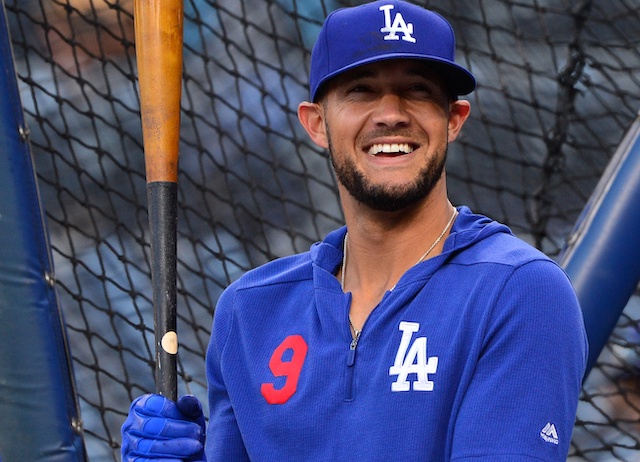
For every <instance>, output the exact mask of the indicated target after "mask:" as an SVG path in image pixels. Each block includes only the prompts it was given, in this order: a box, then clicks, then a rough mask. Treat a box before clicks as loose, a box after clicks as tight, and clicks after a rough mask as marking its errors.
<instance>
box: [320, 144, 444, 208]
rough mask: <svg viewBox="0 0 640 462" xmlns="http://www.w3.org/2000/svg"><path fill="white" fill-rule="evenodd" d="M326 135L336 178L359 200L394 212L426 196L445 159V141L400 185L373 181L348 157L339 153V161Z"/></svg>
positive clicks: (440, 172) (436, 180)
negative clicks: (412, 175)
mask: <svg viewBox="0 0 640 462" xmlns="http://www.w3.org/2000/svg"><path fill="white" fill-rule="evenodd" d="M328 139H329V154H330V158H331V165H332V166H333V170H334V172H335V174H336V178H337V179H338V181H339V182H340V183H341V184H342V185H343V186H344V187H345V189H346V190H347V191H348V192H349V194H351V196H353V198H354V199H356V200H357V201H358V202H360V203H362V204H364V205H366V206H368V207H370V208H371V209H373V210H379V211H383V212H396V211H399V210H402V209H405V208H407V207H409V206H411V205H414V204H416V203H418V202H420V201H421V200H423V199H424V198H426V197H427V196H428V195H429V194H430V193H431V191H432V190H433V188H434V187H435V185H436V184H437V183H438V180H440V177H441V176H442V174H443V172H444V166H445V163H446V160H447V150H448V145H445V146H444V148H442V149H439V150H438V152H437V153H436V156H435V157H434V158H433V160H432V161H431V162H429V163H428V164H427V165H426V166H425V167H423V168H422V170H420V171H419V172H418V174H417V175H416V177H415V179H414V180H413V181H412V182H409V183H407V184H404V185H399V186H388V185H383V184H373V183H372V182H371V181H370V180H369V179H368V178H367V177H366V176H365V175H364V174H363V173H362V172H361V171H359V170H358V169H357V167H356V165H355V163H354V162H353V160H352V159H350V158H349V157H347V156H341V157H342V160H341V161H340V162H338V161H337V160H336V156H335V151H334V148H333V144H332V143H331V136H329V137H328Z"/></svg>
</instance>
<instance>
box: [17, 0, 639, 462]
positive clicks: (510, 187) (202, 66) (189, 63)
mask: <svg viewBox="0 0 640 462" xmlns="http://www.w3.org/2000/svg"><path fill="white" fill-rule="evenodd" d="M355 3H358V2H348V1H339V0H318V1H306V0H305V1H302V0H216V1H213V0H185V5H184V6H185V36H184V39H185V43H184V86H183V98H182V131H181V158H180V180H179V201H180V209H179V229H178V257H179V261H178V310H179V321H178V322H179V325H178V329H179V333H180V339H181V352H180V355H179V365H178V368H179V374H180V379H179V392H180V394H182V393H185V392H190V393H194V394H196V395H197V396H198V397H199V398H201V399H202V400H203V401H204V402H205V404H206V393H205V389H206V383H205V374H204V360H203V357H204V351H205V349H206V345H207V341H208V337H209V333H210V323H211V318H212V314H213V309H214V306H215V303H216V300H217V298H218V296H219V295H220V293H221V291H222V290H223V288H224V287H225V286H226V285H227V284H228V283H229V282H230V281H232V280H234V279H235V278H237V277H238V276H239V275H240V274H242V273H243V272H244V271H246V270H248V269H249V268H252V267H254V266H256V265H259V264H261V263H264V262H266V261H268V260H271V259H273V258H275V257H278V256H282V255H286V254H290V253H292V252H298V251H303V250H306V249H307V248H308V247H309V245H310V243H311V242H313V241H316V240H318V239H320V238H321V237H323V236H324V235H325V234H326V233H327V232H328V231H329V230H331V229H333V228H335V227H337V226H339V225H340V224H341V223H342V215H341V211H340V208H339V204H338V200H337V195H336V192H335V187H334V186H335V184H334V179H333V177H332V174H331V169H330V165H329V162H328V159H327V156H326V155H325V154H324V153H323V152H321V151H320V150H318V149H317V148H316V147H315V146H314V145H312V144H311V143H310V141H308V139H307V137H306V135H305V134H304V133H303V131H302V130H301V128H300V127H299V126H298V122H297V118H296V114H295V111H296V107H297V104H298V102H299V101H301V100H303V99H306V98H307V94H308V93H307V87H306V82H307V76H308V58H309V50H310V48H311V46H312V44H313V41H314V39H315V37H316V35H317V33H318V31H319V28H320V25H321V22H322V20H323V18H324V17H325V16H326V14H327V12H328V11H331V10H333V9H334V8H336V7H338V6H342V5H347V4H355ZM360 3H361V2H360ZM417 3H420V4H423V5H425V6H428V7H431V8H432V9H434V10H436V11H438V12H440V13H442V14H443V15H444V16H445V17H447V18H449V19H450V20H451V22H452V23H453V25H454V28H455V29H456V31H457V38H458V61H459V62H460V63H461V64H463V65H464V66H466V67H467V68H469V69H470V70H471V71H472V72H473V73H474V74H475V76H476V77H477V79H478V81H479V85H478V89H477V91H476V92H475V93H474V94H472V95H471V96H470V98H469V99H470V101H471V103H472V108H473V109H472V116H471V120H470V121H469V122H468V124H467V126H466V127H465V130H464V133H463V136H462V138H461V139H459V140H458V141H457V142H456V143H454V145H453V146H452V148H451V149H450V158H449V164H448V174H449V188H450V194H451V197H452V200H453V201H454V203H456V204H467V205H469V206H471V207H472V208H473V209H474V210H475V211H478V212H482V213H485V214H487V215H489V216H492V217H493V218H495V219H497V220H499V221H502V222H504V223H506V224H508V225H509V226H511V228H512V229H513V230H514V231H515V233H516V234H518V235H519V236H520V237H522V238H523V239H525V240H527V241H528V242H531V243H532V244H534V245H535V246H537V247H538V248H540V249H542V250H543V251H544V252H546V253H547V254H549V255H550V256H552V257H557V256H558V254H559V252H560V250H561V248H562V246H563V245H564V242H565V238H566V236H567V235H568V233H569V232H570V230H571V228H572V226H573V224H574V223H575V221H576V219H577V217H578V215H579V213H580V211H581V209H582V207H583V206H584V204H585V202H586V200H587V199H588V197H589V195H590V194H591V192H592V190H593V188H594V186H595V184H596V182H597V181H598V179H599V177H600V176H601V174H602V172H603V170H604V168H605V167H606V165H607V162H608V161H609V159H610V158H611V156H612V155H613V153H614V151H615V149H616V146H617V144H618V143H619V142H620V140H621V139H622V137H623V135H624V132H625V130H626V129H627V128H628V127H629V125H630V124H631V121H632V120H633V119H634V118H635V116H636V113H637V111H638V109H639V108H640V51H639V50H640V27H639V24H640V13H639V10H640V9H639V8H638V4H637V2H636V0H591V1H589V0H503V1H498V0H437V1H436V0H434V1H429V0H424V1H422V2H417ZM5 4H6V8H7V10H8V15H9V23H10V30H11V33H12V41H13V46H14V52H15V59H16V70H17V74H18V77H19V81H20V85H21V95H22V100H23V104H24V107H25V111H26V117H27V120H28V126H29V129H30V140H31V143H32V148H33V153H34V158H35V162H36V168H37V172H38V179H39V186H40V190H41V194H42V198H43V202H44V206H45V210H46V216H47V220H48V226H49V230H50V233H51V245H52V249H53V255H54V260H55V267H56V278H57V286H58V294H59V299H60V303H61V305H62V309H63V312H64V316H65V322H66V327H67V330H68V337H69V342H70V345H71V352H72V357H73V366H74V369H75V375H76V380H77V392H78V399H79V401H80V405H81V411H82V417H83V420H84V431H85V440H86V444H87V450H88V452H89V455H90V457H91V460H93V461H100V460H118V458H119V457H118V453H119V446H120V436H119V427H120V425H121V424H122V422H123V420H124V418H125V415H126V413H127V410H128V405H129V403H130V401H131V399H132V398H134V397H135V396H138V395H140V394H142V393H144V392H148V391H151V390H153V389H154V384H153V361H154V359H153V356H154V355H153V332H152V328H153V318H152V306H151V289H150V287H151V284H150V271H149V230H148V222H147V213H146V190H145V177H144V159H143V153H142V145H141V138H142V136H141V126H140V114H139V99H138V91H137V86H136V85H137V83H136V71H135V52H134V39H133V37H134V33H133V17H132V11H133V1H132V0H5ZM639 309H640V308H638V303H637V301H635V299H634V301H632V303H631V304H630V305H629V307H628V308H627V310H626V311H625V314H624V315H623V317H622V318H621V320H620V323H619V326H618V328H617V329H616V331H615V332H614V334H613V336H612V338H611V340H610V342H609V344H608V345H607V348H606V350H605V352H604V353H603V355H602V356H601V358H600V360H599V361H598V364H597V366H596V369H595V370H594V371H593V373H592V374H591V376H590V378H589V380H588V381H587V383H586V385H585V387H584V393H583V397H582V400H581V403H580V408H579V412H578V419H577V422H576V426H575V430H574V438H573V444H572V447H571V453H570V460H590V461H596V460H598V461H600V460H624V461H631V460H637V457H638V456H637V451H638V449H640V433H639V431H640V429H639V428H638V427H639V424H638V422H639V420H640V404H639V403H640V396H639V393H638V381H637V367H636V366H637V358H638V345H639V338H638V337H639V334H638V320H639V319H640V313H638V310H639ZM634 454H635V456H634Z"/></svg>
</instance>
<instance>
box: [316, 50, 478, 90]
mask: <svg viewBox="0 0 640 462" xmlns="http://www.w3.org/2000/svg"><path fill="white" fill-rule="evenodd" d="M391 59H418V60H421V61H427V62H429V63H430V64H433V67H434V69H435V70H436V72H438V73H439V74H440V75H442V77H443V78H444V81H445V85H446V86H447V88H448V89H449V91H450V92H451V93H453V94H455V95H457V96H462V95H467V94H469V93H471V92H472V91H473V90H474V89H475V88H476V79H475V77H474V76H473V75H472V74H471V73H470V72H469V71H467V70H466V69H465V68H464V67H462V66H458V65H457V64H455V63H452V62H451V61H447V60H444V59H442V58H439V57H436V56H426V55H421V54H415V53H398V52H395V53H389V54H383V55H377V56H372V57H369V58H367V59H363V60H360V61H356V62H354V63H351V64H349V65H348V66H343V67H341V68H339V69H336V70H334V71H333V72H331V73H330V74H327V75H326V76H324V78H323V79H322V80H321V81H320V82H318V84H317V87H316V91H315V92H314V94H313V95H312V99H313V100H314V101H315V100H316V97H317V95H318V93H319V92H320V91H321V89H322V87H323V86H324V85H325V84H326V83H327V82H328V81H329V80H331V79H332V78H333V77H336V76H337V75H340V74H342V73H343V72H346V71H349V70H351V69H355V68H356V67H360V66H364V65H365V64H371V63H375V62H378V61H387V60H391Z"/></svg>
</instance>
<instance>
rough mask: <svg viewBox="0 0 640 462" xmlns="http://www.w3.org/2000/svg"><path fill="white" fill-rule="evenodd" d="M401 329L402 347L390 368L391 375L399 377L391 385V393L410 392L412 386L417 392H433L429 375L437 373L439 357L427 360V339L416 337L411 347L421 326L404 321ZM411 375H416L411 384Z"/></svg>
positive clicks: (399, 347) (399, 348)
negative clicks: (409, 379) (414, 335)
mask: <svg viewBox="0 0 640 462" xmlns="http://www.w3.org/2000/svg"><path fill="white" fill-rule="evenodd" d="M399 329H400V330H401V331H402V338H401V339H400V346H398V352H397V353H396V359H395V362H394V363H393V366H391V367H390V368H389V375H391V376H393V375H397V376H398V377H397V379H396V381H395V382H393V383H392V384H391V391H409V389H410V388H411V386H413V390H416V391H433V382H432V381H431V380H429V374H435V373H436V369H438V357H437V356H432V357H430V358H427V337H416V338H415V339H414V340H413V343H412V344H411V346H409V343H410V342H411V338H412V337H413V334H414V333H415V332H418V330H419V329H420V324H418V323H417V322H405V321H403V322H401V323H400V326H399ZM411 374H415V380H414V381H413V382H412V383H409V381H408V378H409V375H411Z"/></svg>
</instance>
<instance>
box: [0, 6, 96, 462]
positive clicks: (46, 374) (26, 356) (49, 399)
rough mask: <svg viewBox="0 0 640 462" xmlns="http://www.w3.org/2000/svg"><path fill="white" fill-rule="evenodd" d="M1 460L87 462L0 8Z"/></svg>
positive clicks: (44, 231) (3, 12)
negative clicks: (48, 281) (48, 276)
mask: <svg viewBox="0 0 640 462" xmlns="http://www.w3.org/2000/svg"><path fill="white" fill-rule="evenodd" d="M0 5H1V8H0V95H1V96H0V185H1V189H0V457H1V458H2V460H4V461H5V462H10V461H35V460H47V461H54V462H62V461H65V462H66V461H84V460H86V455H85V451H84V445H83V442H82V435H81V432H79V431H76V430H74V425H73V424H74V423H75V426H76V428H78V427H79V425H78V422H79V421H80V419H79V418H78V406H77V401H76V398H75V393H74V389H73V380H72V374H71V367H70V365H69V359H68V351H67V348H66V341H65V335H64V324H63V322H62V319H61V315H60V312H59V309H58V305H57V301H56V296H55V293H54V290H53V288H52V287H51V285H50V284H48V283H47V277H46V276H45V275H51V274H52V273H53V271H52V264H51V255H50V251H49V246H48V240H47V232H46V229H45V226H44V220H43V216H42V212H41V206H40V201H39V197H38V189H37V184H36V179H35V175H34V170H33V164H32V159H31V155H30V149H29V144H28V142H26V141H25V137H24V136H22V135H23V134H24V131H23V130H21V127H24V126H25V125H24V120H23V116H22V106H21V104H20V98H19V94H18V88H17V82H16V77H15V72H14V67H13V60H12V53H11V48H10V41H9V34H8V28H7V22H6V14H5V9H4V2H2V3H0Z"/></svg>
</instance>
